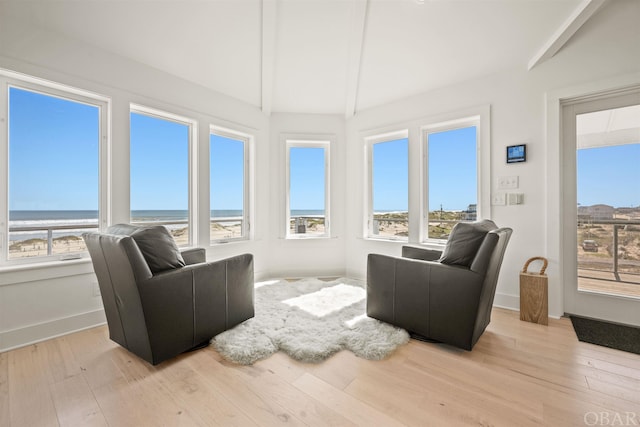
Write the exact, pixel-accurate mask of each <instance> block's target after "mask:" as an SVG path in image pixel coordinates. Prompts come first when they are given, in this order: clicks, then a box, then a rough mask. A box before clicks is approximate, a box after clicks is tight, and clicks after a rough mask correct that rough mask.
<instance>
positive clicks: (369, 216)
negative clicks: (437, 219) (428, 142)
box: [363, 129, 411, 243]
mask: <svg viewBox="0 0 640 427" xmlns="http://www.w3.org/2000/svg"><path fill="white" fill-rule="evenodd" d="M400 139H406V140H407V145H408V147H407V148H408V149H409V150H410V145H411V140H410V138H409V129H401V130H395V131H391V132H385V133H381V134H376V135H372V136H368V137H365V138H364V141H365V158H366V162H367V168H366V171H367V172H366V173H367V175H366V181H365V187H366V191H364V195H365V202H364V203H365V212H366V217H365V219H366V221H365V226H364V231H363V233H364V238H365V239H369V240H383V241H391V242H402V243H408V242H409V241H410V237H411V236H409V235H407V237H406V238H404V237H400V236H398V237H394V236H380V235H379V234H374V233H373V224H374V218H373V214H374V211H373V190H374V189H373V146H374V145H375V144H379V143H385V142H392V141H397V140H400ZM410 157H411V156H410V155H409V151H407V227H408V230H410V226H409V222H410V221H409V220H410V215H409V206H410V199H411V192H410V189H409V179H410V172H409V167H410V160H409V159H410Z"/></svg>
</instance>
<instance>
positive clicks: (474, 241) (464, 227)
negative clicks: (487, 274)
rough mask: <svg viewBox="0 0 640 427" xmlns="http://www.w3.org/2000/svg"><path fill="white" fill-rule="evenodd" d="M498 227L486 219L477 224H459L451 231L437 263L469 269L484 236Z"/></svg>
mask: <svg viewBox="0 0 640 427" xmlns="http://www.w3.org/2000/svg"><path fill="white" fill-rule="evenodd" d="M497 228H498V227H497V226H496V225H495V223H494V222H493V221H489V220H488V219H485V220H482V221H477V222H459V223H457V224H456V225H455V226H454V227H453V230H451V234H450V235H449V240H447V244H446V246H445V247H444V251H442V256H441V257H440V259H439V261H440V262H441V263H442V264H451V265H462V266H465V267H470V266H471V263H473V259H474V258H475V256H476V253H477V252H478V249H480V245H481V244H482V241H483V240H484V236H485V235H486V234H487V233H488V232H489V231H491V230H495V229H497Z"/></svg>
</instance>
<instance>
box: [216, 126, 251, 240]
mask: <svg viewBox="0 0 640 427" xmlns="http://www.w3.org/2000/svg"><path fill="white" fill-rule="evenodd" d="M211 135H217V136H221V137H223V138H228V139H233V140H236V141H241V142H242V143H243V156H244V158H243V165H244V171H243V196H242V203H243V207H242V235H241V236H239V237H232V238H227V239H216V240H213V239H211V231H209V233H208V236H209V246H212V245H216V244H221V243H229V242H237V241H243V240H251V239H252V237H253V227H252V212H253V209H252V204H251V201H252V198H253V197H252V191H253V190H252V187H253V186H252V185H251V183H252V176H253V174H252V171H251V167H252V161H251V156H252V153H253V145H254V141H255V137H254V136H253V135H251V134H248V133H245V132H240V131H238V130H233V129H229V128H226V127H223V126H217V125H214V124H211V125H209V151H208V154H209V155H208V156H207V164H208V165H209V174H208V182H209V183H211ZM208 194H209V209H208V212H209V218H208V221H207V223H208V224H209V227H211V188H209V193H208Z"/></svg>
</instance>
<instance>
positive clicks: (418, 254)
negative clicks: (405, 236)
mask: <svg viewBox="0 0 640 427" xmlns="http://www.w3.org/2000/svg"><path fill="white" fill-rule="evenodd" d="M441 256H442V251H436V250H433V249H424V248H416V247H413V246H403V247H402V257H403V258H411V259H419V260H422V261H437V260H438V259H440V257H441Z"/></svg>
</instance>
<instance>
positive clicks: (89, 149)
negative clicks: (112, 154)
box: [9, 88, 100, 210]
mask: <svg viewBox="0 0 640 427" xmlns="http://www.w3.org/2000/svg"><path fill="white" fill-rule="evenodd" d="M9 111H10V121H9V141H10V142H9V164H10V167H9V209H10V210H96V209H98V192H97V188H98V168H97V167H96V165H97V164H98V154H99V153H98V141H99V138H100V135H99V129H98V115H99V110H98V108H96V107H92V106H88V105H84V104H80V103H77V102H69V101H66V100H62V99H59V98H54V97H51V96H44V95H40V94H37V93H33V92H28V91H24V90H20V89H16V88H11V89H10V91H9Z"/></svg>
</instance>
